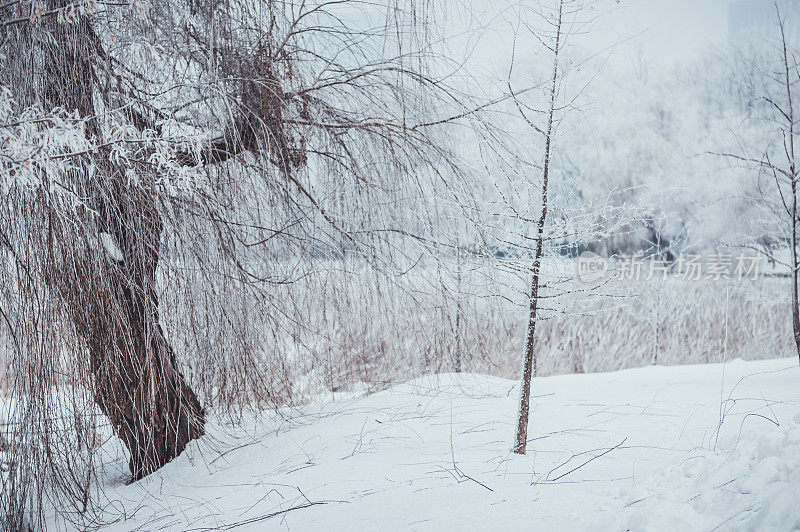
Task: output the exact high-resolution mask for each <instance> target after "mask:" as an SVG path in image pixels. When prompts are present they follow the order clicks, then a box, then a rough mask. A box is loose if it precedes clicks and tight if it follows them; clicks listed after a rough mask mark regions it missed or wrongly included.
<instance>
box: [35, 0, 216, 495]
mask: <svg viewBox="0 0 800 532" xmlns="http://www.w3.org/2000/svg"><path fill="white" fill-rule="evenodd" d="M64 5H65V4H64V0H53V2H52V4H48V8H50V9H55V8H60V7H64ZM30 27H31V28H33V29H31V30H30V31H31V33H30V34H28V35H27V39H29V40H28V42H29V43H30V45H31V46H35V47H36V48H37V49H38V52H39V53H41V54H42V60H43V63H44V64H43V68H42V69H41V77H40V78H39V82H40V83H41V85H42V86H43V91H42V92H41V95H36V96H34V97H35V98H37V99H38V101H40V103H41V104H42V105H43V107H44V108H46V109H50V108H53V107H62V108H64V109H65V110H67V111H70V112H71V111H73V110H77V111H78V112H79V113H80V116H81V117H86V118H87V119H88V122H87V126H86V134H87V136H89V137H90V138H91V137H94V138H95V139H97V142H98V144H99V143H100V134H99V126H98V124H97V122H96V120H95V119H94V118H93V117H95V116H96V115H97V112H96V109H95V105H94V100H95V98H97V96H96V94H97V91H98V84H97V72H96V69H95V62H96V61H98V60H101V59H102V57H104V53H103V50H102V47H101V46H100V43H99V39H98V37H97V36H96V34H95V33H94V31H93V28H92V26H91V24H90V22H89V21H88V20H87V18H86V17H85V16H81V17H80V18H79V19H78V21H77V22H75V23H71V24H65V23H61V22H58V21H56V20H54V17H53V18H51V19H49V20H47V21H46V23H44V24H43V25H42V28H43V29H44V28H46V30H47V31H48V32H49V34H50V35H49V38H48V37H47V36H43V35H42V33H41V31H42V30H40V29H38V28H36V27H34V26H33V25H30ZM45 43H46V45H45ZM92 157H93V162H94V163H95V172H94V174H93V175H90V174H89V173H88V171H86V170H85V168H84V169H80V168H79V169H76V170H75V171H76V172H83V173H84V174H85V179H84V180H83V181H84V183H85V190H84V191H81V192H82V193H83V194H82V196H83V197H85V198H86V205H87V206H88V207H89V208H88V209H86V210H85V212H86V217H85V220H86V223H85V226H84V227H82V228H81V229H80V230H78V231H74V230H72V231H70V230H69V229H67V230H64V228H60V227H58V225H57V222H56V223H55V226H54V227H51V233H55V234H52V235H51V239H50V247H49V252H50V253H51V254H54V256H57V257H58V263H60V264H62V265H64V267H63V268H61V269H60V271H58V272H55V273H54V274H53V275H52V276H51V278H50V279H49V284H50V286H51V288H52V293H53V294H57V297H58V298H59V299H60V301H61V303H62V304H63V305H64V307H65V308H66V310H67V312H68V313H69V315H70V316H71V319H72V322H73V324H74V326H75V329H76V331H77V333H78V334H79V335H80V336H81V337H82V338H83V339H84V340H85V342H86V346H87V348H88V356H89V362H90V363H89V368H90V371H91V376H92V380H93V383H92V384H93V389H94V397H95V401H96V402H97V404H98V406H99V407H100V409H101V410H102V411H103V413H104V414H105V415H106V416H107V417H108V418H109V420H110V421H111V424H112V426H113V428H114V431H115V433H116V434H117V435H118V436H119V437H120V438H121V439H122V441H123V442H124V444H125V446H126V447H127V449H128V451H129V452H130V455H131V459H130V469H131V475H132V478H133V479H134V480H138V479H140V478H142V477H144V476H146V475H148V474H150V473H152V472H153V471H155V470H157V469H158V468H160V467H161V466H163V465H164V464H166V463H167V462H169V461H170V460H172V459H173V458H175V457H176V456H178V455H179V454H180V453H181V452H183V450H184V449H185V448H186V445H187V444H188V443H189V442H190V441H191V440H193V439H196V438H199V437H200V436H202V435H203V433H204V428H203V427H204V412H203V409H202V407H201V405H200V401H199V400H198V398H197V395H196V394H195V393H194V391H192V389H191V388H190V387H189V385H188V384H187V382H186V380H185V379H184V377H183V375H182V374H181V372H180V371H179V368H178V363H177V360H176V356H175V353H174V351H173V349H172V347H171V346H170V345H169V343H168V341H167V338H166V336H165V334H164V331H163V329H162V328H161V325H160V323H159V302H158V296H157V291H156V270H157V268H158V263H159V251H160V244H161V236H162V231H163V219H162V215H161V212H160V211H159V208H158V203H157V198H158V194H157V191H156V188H155V185H154V182H155V176H152V175H149V176H148V174H147V171H149V169H147V168H140V169H139V170H142V172H141V174H142V176H143V178H142V183H141V184H139V185H132V184H130V182H129V180H128V178H127V176H126V174H125V169H124V168H122V167H120V166H117V165H116V164H113V163H111V162H110V161H109V158H108V157H107V156H105V155H104V153H103V152H102V151H100V152H98V153H96V154H93V155H92ZM53 218H56V219H57V216H54V217H53ZM59 230H61V231H62V234H58V231H59ZM103 233H105V234H103ZM103 239H105V242H104V241H103ZM90 243H94V244H90ZM97 243H103V245H105V247H106V248H109V249H111V251H109V249H107V250H106V251H105V252H104V251H103V249H102V247H101V249H99V250H98V249H97V248H98V245H97ZM114 247H117V248H118V251H117V250H114V249H113V248H114Z"/></svg>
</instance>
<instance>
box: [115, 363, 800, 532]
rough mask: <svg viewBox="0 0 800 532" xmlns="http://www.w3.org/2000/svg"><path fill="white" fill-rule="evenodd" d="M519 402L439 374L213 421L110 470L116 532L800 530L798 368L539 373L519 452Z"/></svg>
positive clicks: (497, 386) (511, 385)
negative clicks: (128, 478)
mask: <svg viewBox="0 0 800 532" xmlns="http://www.w3.org/2000/svg"><path fill="white" fill-rule="evenodd" d="M518 392H519V390H518V384H516V383H515V382H513V381H508V380H502V379H498V378H493V377H487V376H483V375H467V374H462V375H437V376H430V377H424V378H420V379H417V380H415V381H413V382H409V383H406V384H401V385H398V386H395V387H394V388H392V389H390V390H387V391H384V392H381V393H377V394H374V395H369V396H365V397H357V396H354V395H353V394H351V395H350V396H341V395H337V397H336V398H335V399H333V400H326V401H320V402H319V403H317V404H314V405H311V406H308V407H304V408H302V409H300V410H292V411H284V412H281V413H280V415H279V414H276V413H274V412H272V413H269V414H267V413H265V414H263V415H260V416H256V417H253V418H251V419H249V420H248V421H246V422H245V423H244V424H243V426H244V427H245V428H237V429H226V428H224V427H223V426H221V425H214V424H213V423H211V424H210V426H209V434H208V435H207V436H206V437H204V438H203V439H202V440H201V441H199V442H194V443H193V444H192V446H191V447H190V449H189V450H188V451H187V452H186V453H184V454H183V455H182V456H180V457H179V458H178V459H177V460H175V461H174V462H172V463H170V464H169V465H167V466H166V467H164V468H163V469H162V470H160V471H158V472H157V473H155V474H153V475H151V476H149V477H148V478H146V479H145V480H143V481H140V482H138V483H136V484H132V485H125V484H124V476H125V467H126V464H125V463H123V462H122V461H119V463H118V471H117V473H116V474H115V473H114V472H113V471H112V472H110V473H109V478H108V479H107V480H106V484H107V486H106V494H105V495H106V497H108V498H109V500H110V501H112V505H111V506H110V507H109V508H110V509H115V511H117V512H120V513H123V512H124V515H125V519H124V520H120V521H118V522H117V523H115V524H114V525H112V526H110V527H109V529H111V530H132V529H137V527H138V529H142V530H155V529H164V530H169V529H172V530H207V529H215V530H216V529H222V530H228V529H234V530H282V529H287V530H400V529H403V530H684V531H685V530H756V529H757V530H790V529H800V502H798V501H800V368H798V364H797V361H796V360H794V359H782V360H768V361H758V362H742V361H739V360H736V361H731V362H728V363H727V364H724V365H723V364H716V365H705V366H703V365H697V366H680V367H647V368H642V369H634V370H625V371H619V372H615V373H605V374H588V375H566V376H557V377H547V378H539V379H535V380H534V383H533V392H532V393H533V395H534V400H535V403H534V408H533V411H532V417H531V425H530V431H529V437H530V438H531V440H530V443H529V446H528V454H527V455H526V456H518V455H514V454H512V453H510V452H509V449H510V443H511V440H512V436H513V432H514V427H515V414H516V408H517V399H518ZM234 430H235V431H236V434H235V435H234V434H232V431H234ZM112 469H113V468H112Z"/></svg>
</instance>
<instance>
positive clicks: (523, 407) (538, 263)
mask: <svg viewBox="0 0 800 532" xmlns="http://www.w3.org/2000/svg"><path fill="white" fill-rule="evenodd" d="M563 17H564V0H559V1H558V3H557V6H556V14H555V17H554V19H553V21H552V24H553V42H552V46H547V47H548V48H549V50H550V51H551V53H552V62H553V70H552V76H551V78H550V84H549V85H550V87H549V89H550V94H549V104H548V107H547V110H546V122H545V129H544V130H543V131H542V130H541V129H540V128H538V127H537V126H535V125H533V123H532V122H530V121H529V123H530V124H531V126H532V127H534V128H535V129H537V130H540V131H542V133H543V135H544V155H543V163H542V185H541V201H542V202H541V213H540V214H539V218H538V220H537V221H536V227H535V231H536V248H535V251H534V255H533V263H532V264H531V269H530V275H531V284H530V308H529V312H528V328H527V333H526V337H525V353H524V363H523V369H522V390H521V392H520V401H519V415H518V420H517V433H516V436H515V439H514V452H515V453H518V454H525V448H526V445H527V442H528V417H529V413H530V401H531V378H532V377H533V375H535V374H536V354H535V350H536V319H537V317H536V312H537V307H538V304H539V285H540V273H541V268H542V251H543V249H544V248H543V246H544V229H545V223H546V222H547V208H548V197H547V194H548V186H549V180H550V164H551V160H552V159H551V155H552V148H553V127H554V124H555V110H556V95H557V93H558V86H559V85H558V84H559V60H560V58H561V57H560V47H561V45H562V41H561V39H562V27H563V22H564V18H563ZM518 109H519V112H520V114H522V115H523V116H524V117H526V120H527V115H526V113H525V110H524V109H523V108H522V106H519V107H518Z"/></svg>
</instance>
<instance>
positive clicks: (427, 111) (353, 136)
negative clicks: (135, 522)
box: [0, 0, 470, 528]
mask: <svg viewBox="0 0 800 532" xmlns="http://www.w3.org/2000/svg"><path fill="white" fill-rule="evenodd" d="M342 10H345V11H346V10H350V11H349V12H344V11H342ZM354 10H356V11H359V12H361V13H362V14H363V13H369V14H371V16H374V17H384V20H383V21H382V22H381V23H375V20H371V19H370V17H369V16H364V17H363V18H360V19H359V18H353V17H348V16H345V15H348V14H349V15H352V14H353V12H354ZM429 10H431V7H430V6H429V5H427V3H426V2H421V3H420V2H410V3H408V5H406V3H404V2H399V1H398V2H395V1H393V0H388V1H387V2H386V3H385V4H384V5H381V4H374V3H371V2H363V3H362V2H348V3H342V2H338V1H323V2H315V3H309V2H306V1H298V2H289V1H267V2H249V1H246V0H227V1H224V2H206V1H203V0H200V1H196V0H188V1H186V2H177V3H176V2H169V1H155V2H153V3H152V4H148V3H144V2H133V3H132V4H127V3H124V2H123V3H122V4H119V3H113V4H103V3H101V4H95V3H94V2H83V1H79V2H77V3H71V2H69V1H68V0H47V1H46V2H44V3H39V2H29V1H27V0H22V1H20V2H15V3H12V4H9V5H8V6H2V7H0V44H1V45H2V49H0V71H2V74H0V82H2V84H3V85H4V88H3V93H2V96H3V101H2V102H1V104H0V111H2V117H0V120H2V122H3V123H2V124H0V128H2V132H3V137H2V140H3V141H4V142H5V144H4V146H5V147H4V149H3V152H2V154H1V155H0V185H2V188H3V190H4V191H5V192H6V198H5V202H4V205H3V206H2V207H1V208H0V209H1V210H2V212H1V213H0V217H1V218H2V224H0V228H1V229H0V242H2V247H1V249H2V257H3V261H4V276H6V277H7V279H8V281H9V282H8V283H6V284H5V286H3V288H0V293H1V294H2V301H3V304H4V308H3V320H4V327H5V328H6V330H7V332H8V334H9V335H10V337H11V338H12V339H13V342H12V343H13V345H14V350H13V351H14V357H13V365H14V372H15V375H17V385H16V387H15V389H14V393H15V397H17V398H18V401H17V402H16V403H15V405H16V406H15V410H14V411H13V412H11V413H9V417H10V418H12V419H13V421H14V423H15V426H17V427H20V428H19V430H18V431H17V432H16V433H14V434H12V440H14V441H15V442H17V443H15V450H14V453H15V461H16V463H17V466H16V467H17V469H16V471H17V473H16V474H15V475H13V476H12V484H13V486H12V488H13V489H11V490H9V491H8V492H7V493H6V496H7V497H8V501H7V503H6V504H7V505H11V508H10V509H9V511H8V512H6V514H5V515H6V519H7V520H8V523H7V525H8V527H9V528H21V527H23V524H24V523H25V522H26V521H25V518H23V517H21V513H20V512H21V511H22V510H25V511H27V512H28V514H29V515H28V519H33V518H36V517H37V512H39V508H40V507H39V506H37V505H39V504H41V501H42V500H43V499H44V498H45V495H44V493H45V492H48V493H50V495H49V497H50V498H51V500H58V499H62V500H63V501H64V504H67V503H68V504H71V505H72V507H73V508H74V509H75V511H76V512H77V513H76V517H75V519H76V522H81V523H84V524H85V522H86V519H87V513H86V512H87V509H88V507H89V503H90V501H91V489H92V488H91V486H92V485H93V482H94V480H93V479H95V478H96V477H95V474H94V473H93V471H94V468H95V465H94V460H95V458H94V453H95V448H94V447H93V446H92V445H91V444H90V443H89V442H90V441H92V440H93V438H94V437H95V434H96V431H97V430H98V428H97V424H98V422H101V421H98V420H99V419H101V418H100V417H98V416H97V415H95V414H96V413H95V412H94V411H93V409H92V408H91V407H89V406H87V403H89V402H91V401H93V402H94V403H95V404H96V405H97V407H98V408H99V411H100V412H101V413H102V414H103V416H104V417H105V418H107V419H108V420H109V421H110V423H111V426H112V428H113V432H114V434H115V435H116V436H118V437H119V438H120V439H121V440H122V442H123V443H124V445H125V447H126V449H127V451H128V453H129V454H130V472H131V478H132V480H136V479H140V478H142V477H143V476H145V475H148V474H150V473H152V472H153V471H155V470H157V469H158V468H160V467H161V466H163V465H164V464H165V463H167V462H169V461H170V460H171V459H173V458H174V457H176V456H177V455H179V454H180V453H181V452H183V450H184V449H185V448H186V446H187V445H188V444H189V442H191V441H192V440H194V439H196V438H198V437H200V436H202V435H203V433H204V423H205V417H206V415H207V411H206V409H205V408H204V404H205V407H209V406H215V403H216V405H220V406H224V400H222V399H220V398H219V396H220V394H221V396H222V397H223V398H226V399H225V400H227V401H230V402H235V401H243V400H244V399H243V397H248V398H249V397H254V398H255V399H256V400H262V399H268V398H269V393H270V391H269V390H268V389H265V388H266V387H265V385H264V383H265V380H266V379H268V374H269V372H270V371H276V369H275V368H270V367H268V366H267V364H265V363H264V361H263V359H260V358H259V355H258V354H257V349H255V348H254V347H253V343H254V341H253V339H252V338H250V337H249V336H248V335H247V334H246V333H243V332H242V331H241V330H239V328H242V327H243V328H244V329H245V331H247V330H250V329H249V327H250V325H248V324H249V323H250V321H251V320H252V319H253V312H254V311H253V310H252V306H251V305H249V304H248V302H255V301H258V302H259V304H258V305H257V306H256V307H257V308H262V309H264V310H263V311H262V312H263V313H264V314H267V315H268V317H269V319H271V320H273V321H274V322H275V323H278V322H279V321H280V318H281V316H282V315H283V313H285V312H287V306H288V305H287V304H286V303H284V302H283V301H280V300H279V295H278V294H279V291H278V290H277V288H278V287H282V286H284V285H287V284H291V283H292V282H294V281H296V280H298V279H303V278H305V277H307V276H308V275H311V274H312V273H313V270H314V264H315V262H317V261H319V260H320V259H319V257H325V256H331V255H336V254H339V255H341V254H342V253H348V252H352V253H357V254H359V256H362V257H364V259H365V260H368V261H372V262H373V263H374V264H376V265H377V266H378V267H380V266H381V265H383V264H385V263H386V262H388V261H390V260H391V258H392V257H391V255H392V253H393V250H396V249H397V248H398V246H397V243H398V241H400V240H402V239H405V238H412V236H411V233H412V232H413V231H412V230H411V228H412V227H413V224H412V223H409V218H408V216H409V214H408V213H409V210H408V205H409V202H413V201H414V200H415V196H414V195H410V194H408V193H407V192H406V191H409V190H416V191H418V195H420V196H424V195H425V193H426V188H428V187H429V186H430V183H431V182H434V181H438V180H442V179H445V180H446V179H447V178H446V176H447V175H448V174H450V175H452V174H453V173H458V167H457V165H456V164H454V163H453V161H452V159H451V158H450V157H449V153H448V151H447V149H446V142H445V141H443V140H442V139H443V138H444V137H445V133H446V132H443V131H442V128H443V127H444V126H445V125H446V124H447V123H448V122H450V121H452V120H453V119H454V117H456V118H457V117H460V116H464V113H468V112H470V111H469V110H468V109H467V108H466V107H465V106H464V104H463V103H462V102H463V101H464V97H463V96H464V95H462V94H459V93H458V91H456V90H455V89H454V88H453V87H450V86H448V84H447V83H446V81H444V80H441V79H438V78H437V77H436V72H435V71H434V70H433V69H431V68H430V67H429V63H430V60H431V58H432V57H433V52H432V47H431V45H430V36H429V34H428V33H427V30H426V29H425V27H424V26H425V24H426V23H425V22H423V21H427V20H429V17H428V15H429ZM354 20H356V22H354ZM5 87H8V88H5ZM401 191H403V194H401V193H400V192H401ZM377 206H379V207H378V208H376V207H377ZM354 213H357V214H356V215H354ZM419 214H420V213H419V212H414V213H413V216H412V217H411V218H410V219H411V220H413V219H415V218H416V217H417V216H418V215H419ZM337 256H338V255H337ZM197 287H201V288H197ZM228 298H231V299H228ZM165 301H169V304H168V305H165ZM231 301H232V302H234V304H233V305H231V304H230V303H231ZM166 323H169V324H170V325H171V326H170V327H169V328H167V327H166V326H165V324H166ZM175 345H180V346H181V347H182V349H183V350H184V352H179V351H178V350H177V349H176V348H175V347H174V346H175ZM189 351H191V352H192V353H196V356H192V357H190V356H189ZM187 371H189V372H191V375H193V380H194V383H195V385H192V382H191V381H192V379H190V378H189V377H187ZM211 375H213V376H215V377H214V378H213V379H211V377H209V376H211ZM207 379H211V382H210V383H209V384H208V385H207V386H203V389H202V390H201V391H203V392H204V393H200V392H198V390H200V389H199V388H197V384H201V383H203V382H204V380H207ZM61 386H68V387H69V389H70V390H72V392H70V393H71V399H70V400H69V401H66V402H67V403H70V404H66V405H65V401H64V400H63V398H61V396H60V395H59V394H62V395H63V394H65V393H67V392H66V391H65V390H66V388H64V387H62V388H59V387H61ZM232 387H233V389H232ZM54 390H55V391H54ZM59 390H60V391H59ZM205 390H207V391H205ZM87 391H88V396H87V393H86V392H87ZM54 394H55V395H54ZM215 394H216V395H215ZM89 398H91V401H89ZM220 403H223V404H220ZM65 417H66V418H69V419H71V420H72V421H69V422H67V421H65V422H64V423H65V424H64V425H63V426H62V425H59V424H54V422H53V420H54V419H56V418H58V419H63V418H65ZM64 427H68V430H62V429H64ZM65 456H70V457H71V458H69V459H67V458H65ZM48 471H49V473H48ZM53 493H55V496H53V495H52V494H53ZM9 501H10V502H9ZM15 508H16V510H15ZM38 516H39V518H40V517H41V514H40V513H39V514H38Z"/></svg>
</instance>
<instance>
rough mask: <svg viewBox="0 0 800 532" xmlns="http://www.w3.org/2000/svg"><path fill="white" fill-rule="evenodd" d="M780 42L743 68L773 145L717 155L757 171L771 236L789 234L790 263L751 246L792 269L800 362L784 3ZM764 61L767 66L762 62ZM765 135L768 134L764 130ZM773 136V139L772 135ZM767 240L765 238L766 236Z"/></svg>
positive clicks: (790, 77)
mask: <svg viewBox="0 0 800 532" xmlns="http://www.w3.org/2000/svg"><path fill="white" fill-rule="evenodd" d="M774 7H775V13H776V21H777V24H776V27H777V30H778V39H777V42H776V44H775V45H774V46H773V47H772V52H771V53H770V54H771V56H772V57H771V59H766V58H762V57H760V56H759V55H758V54H756V57H755V58H754V59H751V60H746V61H745V64H744V65H743V68H742V74H743V76H744V77H745V78H746V79H747V80H748V81H750V82H751V83H753V84H755V87H754V88H753V90H752V93H753V99H754V101H753V102H747V104H748V105H752V106H753V109H754V111H753V119H754V120H755V121H757V122H759V123H761V124H764V125H766V127H767V128H768V130H769V133H768V134H767V135H766V138H768V139H769V140H768V144H767V145H766V146H763V145H762V146H757V145H755V144H749V143H748V142H747V141H744V142H743V141H742V140H741V139H740V140H739V141H738V142H739V144H740V146H741V151H740V152H739V153H716V155H718V156H721V157H723V158H724V159H727V160H730V161H733V162H735V163H737V164H739V165H742V166H744V167H746V168H748V169H751V170H754V171H756V172H757V185H756V189H757V191H758V194H757V200H756V201H757V202H758V203H759V205H760V207H761V211H762V212H763V213H765V216H764V219H765V220H766V221H767V225H769V227H768V228H767V230H768V231H769V232H770V233H773V234H774V233H776V232H777V233H783V234H784V235H787V234H788V235H787V236H788V238H784V241H785V242H786V243H787V244H788V247H789V250H790V258H789V262H788V264H785V263H784V262H782V261H781V260H780V259H776V258H775V257H774V254H773V250H772V246H769V247H766V248H765V247H762V246H756V245H749V246H748V247H750V248H751V249H753V250H755V251H758V252H760V253H762V254H765V255H766V256H767V257H768V258H769V259H770V260H773V261H777V262H781V263H782V264H785V266H787V267H788V269H789V271H790V276H791V280H792V291H791V307H792V331H793V336H794V343H795V347H796V350H797V354H798V358H800V300H799V299H798V282H800V279H799V278H798V276H799V275H800V274H799V273H798V272H800V257H798V251H797V246H798V229H799V228H798V223H800V220H799V219H798V217H799V216H800V213H798V179H799V176H798V174H799V173H800V167H798V164H797V154H796V151H795V150H796V147H795V141H796V137H797V135H798V133H799V132H798V130H797V120H798V117H796V115H795V107H796V105H795V103H794V97H795V86H796V85H797V83H798V82H800V71H799V70H798V67H800V62H799V61H798V54H797V51H796V50H795V49H794V48H793V47H792V45H791V43H790V42H789V36H788V35H789V32H790V28H787V23H786V17H785V15H784V13H783V12H782V9H781V6H780V4H779V3H778V2H774ZM762 61H763V62H762ZM759 131H762V130H759ZM770 133H771V134H770ZM761 238H762V239H763V237H761Z"/></svg>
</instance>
